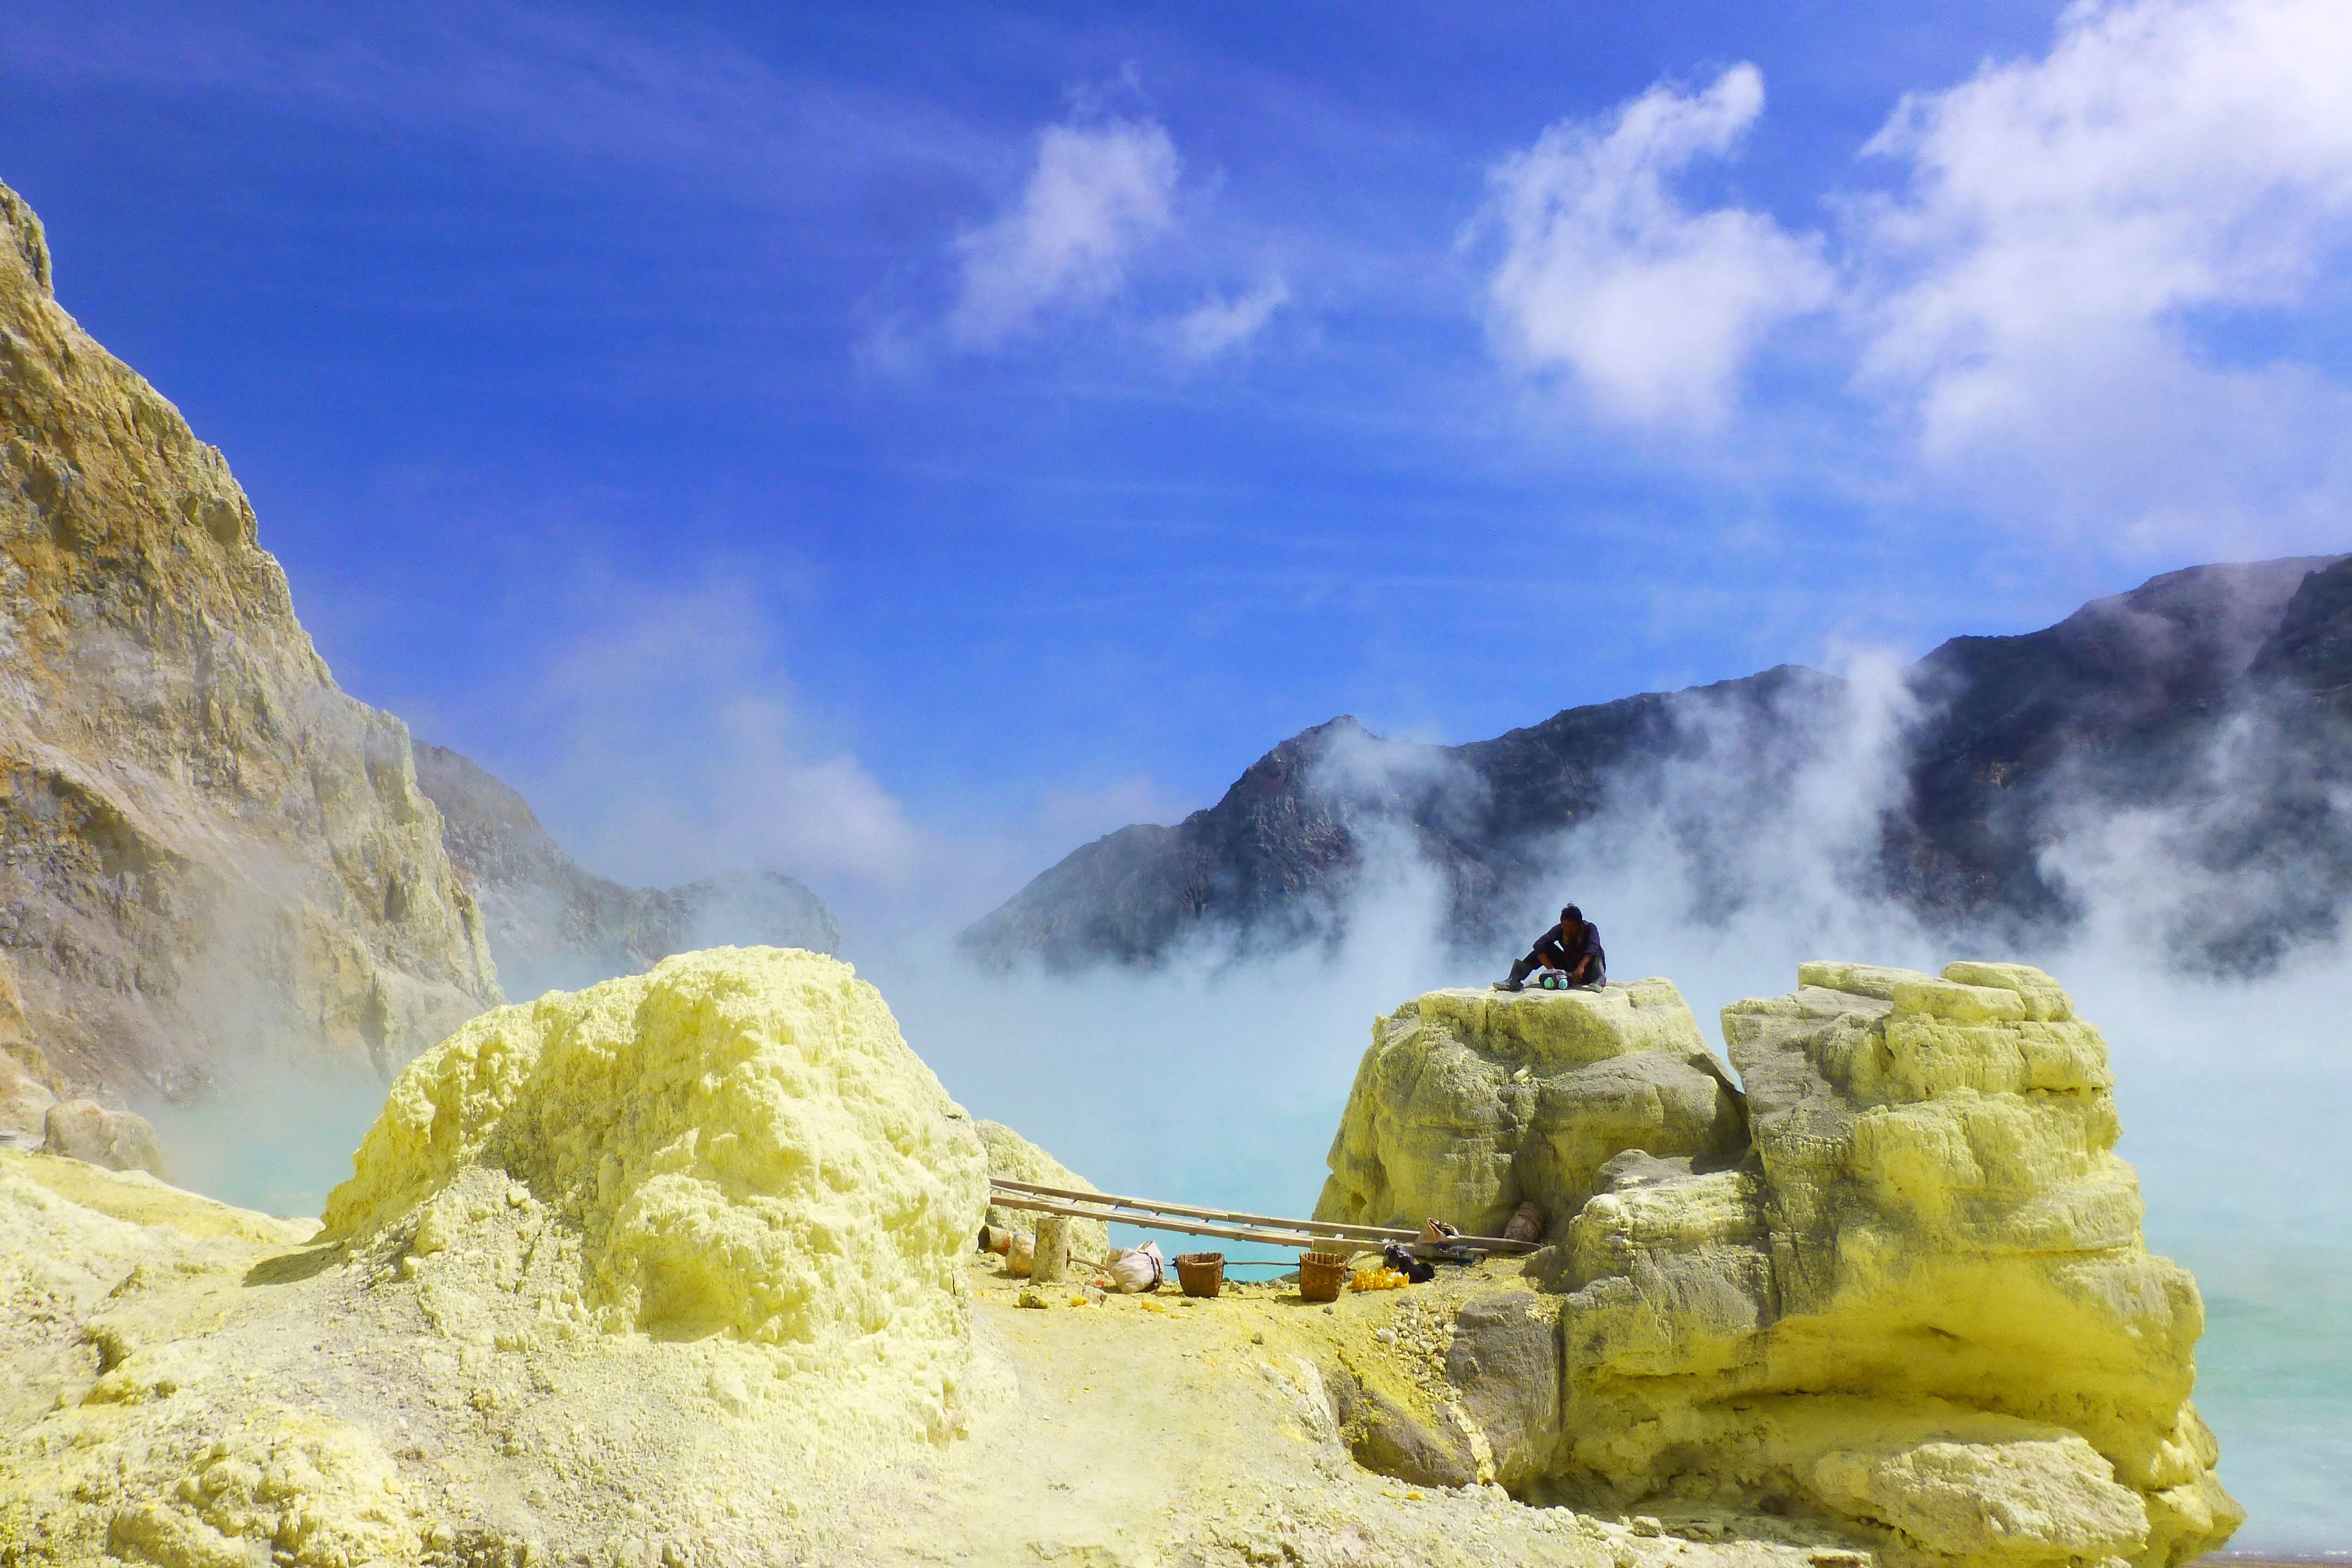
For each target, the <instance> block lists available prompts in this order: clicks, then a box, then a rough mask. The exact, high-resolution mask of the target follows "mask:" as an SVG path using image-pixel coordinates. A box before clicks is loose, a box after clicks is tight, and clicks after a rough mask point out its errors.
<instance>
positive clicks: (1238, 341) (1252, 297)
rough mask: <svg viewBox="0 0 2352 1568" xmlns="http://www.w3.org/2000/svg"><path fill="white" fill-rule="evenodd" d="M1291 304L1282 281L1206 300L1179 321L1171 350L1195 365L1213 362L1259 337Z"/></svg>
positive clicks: (1286, 286) (1172, 339)
mask: <svg viewBox="0 0 2352 1568" xmlns="http://www.w3.org/2000/svg"><path fill="white" fill-rule="evenodd" d="M1289 301H1290V286H1289V285H1288V284H1286V283H1285V282H1284V281H1283V280H1282V279H1279V278H1276V279H1271V280H1269V281H1267V282H1265V283H1262V284H1260V285H1259V286H1258V287H1257V288H1255V289H1251V290H1250V291H1249V292H1248V293H1246V294H1236V295H1234V296H1231V297H1230V298H1227V297H1223V296H1221V297H1218V298H1214V299H1210V300H1203V301H1202V303H1201V304H1200V305H1198V306H1197V307H1195V308H1194V309H1193V310H1190V311H1188V312H1187V313H1186V314H1185V315H1184V316H1183V317H1181V319H1179V320H1178V321H1176V323H1175V325H1174V329H1173V331H1171V346H1172V347H1173V348H1174V350H1175V353H1176V354H1177V356H1178V357H1179V358H1181V359H1184V360H1189V361H1192V362H1193V363H1199V362H1201V361H1202V360H1210V359H1214V358H1216V357H1217V356H1218V355H1219V354H1221V353H1224V352H1225V351H1226V350H1227V349H1232V348H1238V347H1240V346H1241V345H1242V344H1244V343H1246V342H1249V341H1250V340H1251V339H1252V338H1254V337H1255V336H1257V334H1258V332H1259V331H1261V330H1262V329H1263V328H1264V327H1265V324H1266V323H1267V322H1268V321H1272V320H1274V313H1275V312H1276V310H1281V309H1282V307H1283V306H1284V305H1286V304H1287V303H1289Z"/></svg>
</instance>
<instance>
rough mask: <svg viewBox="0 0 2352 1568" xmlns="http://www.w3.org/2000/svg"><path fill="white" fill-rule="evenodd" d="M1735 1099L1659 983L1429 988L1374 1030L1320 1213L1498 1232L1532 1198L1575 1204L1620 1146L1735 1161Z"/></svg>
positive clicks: (1364, 1221)
mask: <svg viewBox="0 0 2352 1568" xmlns="http://www.w3.org/2000/svg"><path fill="white" fill-rule="evenodd" d="M1746 1146H1747V1133H1746V1129H1745V1127H1744V1126H1743V1125H1742V1122H1741V1120H1740V1111H1739V1095H1738V1090H1737V1089H1734V1088H1732V1086H1731V1076H1730V1074H1729V1073H1728V1072H1727V1071H1726V1070H1725V1069H1724V1068H1723V1065H1722V1064H1721V1063H1720V1062H1718V1061H1717V1059H1716V1058H1715V1055H1714V1053H1713V1052H1711V1051H1709V1050H1708V1049H1707V1048H1706V1042H1705V1041H1704V1040H1702V1039H1701V1038H1700V1037H1699V1032H1698V1022H1697V1020H1696V1019H1695V1018H1693V1017H1692V1016H1691V1010H1690V1006H1689V1005H1688V1004H1686V1003H1685V1002H1684V1000H1683V998H1682V993H1680V992H1679V991H1677V990H1675V987H1674V984H1673V982H1671V981H1666V980H1639V981H1635V982H1634V983H1633V984H1630V985H1626V984H1612V985H1610V986H1609V987H1608V988H1607V989H1606V990H1603V991H1598V992H1584V991H1532V990H1531V991H1522V992H1517V993H1506V992H1498V991H1489V990H1486V989H1483V988H1481V989H1478V990H1465V989H1454V990H1448V991H1433V992H1430V993H1429V994H1427V995H1424V996H1423V997H1421V998H1420V999H1419V1000H1417V1001H1413V1002H1408V1003H1406V1004H1405V1005H1403V1006H1402V1007H1400V1008H1398V1009H1397V1010H1396V1011H1395V1012H1394V1013H1391V1014H1390V1015H1389V1016H1387V1017H1384V1018H1381V1019H1380V1020H1378V1021H1377V1022H1375V1023H1374V1024H1373V1025H1372V1044H1371V1048H1370V1050H1368V1051H1366V1052H1365V1053H1364V1059H1363V1063H1362V1065H1361V1066H1360V1067H1359V1068H1357V1069H1356V1082H1355V1087H1354V1088H1353V1089H1351V1090H1350V1091H1349V1096H1348V1107H1347V1110H1346V1111H1345V1113H1344V1114H1343V1115H1342V1116H1341V1118H1340V1122H1339V1134H1338V1135H1337V1136H1336V1137H1334V1138H1333V1139H1332V1141H1331V1152H1330V1157H1329V1163H1330V1167H1331V1175H1330V1178H1329V1180H1328V1181H1327V1182H1325V1183H1324V1184H1323V1194H1322V1197H1321V1198H1320V1199H1319V1200H1318V1202H1317V1204H1316V1205H1315V1217H1316V1218H1317V1219H1321V1220H1335V1221H1339V1222H1340V1223H1343V1224H1349V1225H1378V1226H1419V1225H1420V1224H1421V1223H1422V1222H1423V1220H1425V1219H1432V1218H1434V1219H1442V1220H1444V1221H1447V1222H1448V1223H1450V1224H1452V1225H1454V1226H1459V1227H1460V1228H1462V1229H1463V1230H1465V1231H1469V1232H1471V1233H1473V1234H1475V1235H1481V1236H1500V1235H1501V1234H1502V1232H1503V1226H1504V1225H1505V1224H1506V1223H1507V1221H1508V1220H1509V1219H1510V1217H1511V1214H1512V1211H1514V1210H1515V1209H1517V1207H1518V1206H1519V1205H1520V1204H1522V1203H1525V1202H1529V1201H1532V1202H1533V1203H1534V1204H1535V1205H1537V1206H1538V1208H1539V1209H1541V1210H1542V1211H1543V1212H1544V1214H1545V1215H1547V1216H1549V1217H1550V1218H1551V1219H1552V1220H1554V1221H1555V1222H1565V1221H1566V1220H1567V1218H1568V1217H1569V1216H1570V1215H1574V1214H1576V1213H1577V1212H1578V1211H1579V1210H1580V1209H1581V1208H1583V1207H1584V1205H1585V1201H1586V1200H1587V1199H1588V1198H1590V1197H1591V1195H1592V1194H1593V1192H1594V1190H1595V1186H1596V1184H1597V1182H1598V1181H1599V1178H1600V1173H1601V1170H1602V1168H1603V1167H1604V1166H1605V1165H1606V1164H1607V1163H1608V1162H1609V1161H1610V1159H1611V1158H1612V1157H1613V1156H1615V1155H1616V1154H1618V1153H1620V1152H1622V1151H1624V1150H1627V1149H1642V1150H1648V1151H1651V1152H1654V1153H1657V1154H1663V1155H1669V1156H1679V1157H1682V1158H1684V1159H1685V1160H1686V1161H1696V1163H1697V1164H1698V1166H1699V1168H1701V1169H1709V1168H1713V1167H1716V1166H1720V1165H1724V1164H1728V1163H1732V1162H1734V1161H1736V1160H1738V1158H1739V1156H1740V1154H1741V1153H1742V1152H1744V1150H1745V1149H1746Z"/></svg>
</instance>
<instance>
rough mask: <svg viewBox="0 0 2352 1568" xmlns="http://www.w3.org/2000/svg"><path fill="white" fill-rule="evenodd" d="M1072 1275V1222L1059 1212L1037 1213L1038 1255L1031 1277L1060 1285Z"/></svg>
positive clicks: (1030, 1269) (1033, 1263)
mask: <svg viewBox="0 0 2352 1568" xmlns="http://www.w3.org/2000/svg"><path fill="white" fill-rule="evenodd" d="M1069 1277H1070V1222H1069V1220H1068V1219H1066V1217H1064V1216H1063V1215H1058V1214H1053V1213H1040V1214H1039V1215H1037V1256H1036V1258H1034V1260H1033V1261H1032V1262H1031V1263H1030V1265H1029V1278H1030V1279H1032V1280H1034V1281H1035V1282H1036V1283H1037V1284H1040V1285H1059V1284H1061V1283H1062V1282H1063V1281H1064V1280H1066V1279H1068V1278H1069Z"/></svg>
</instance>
